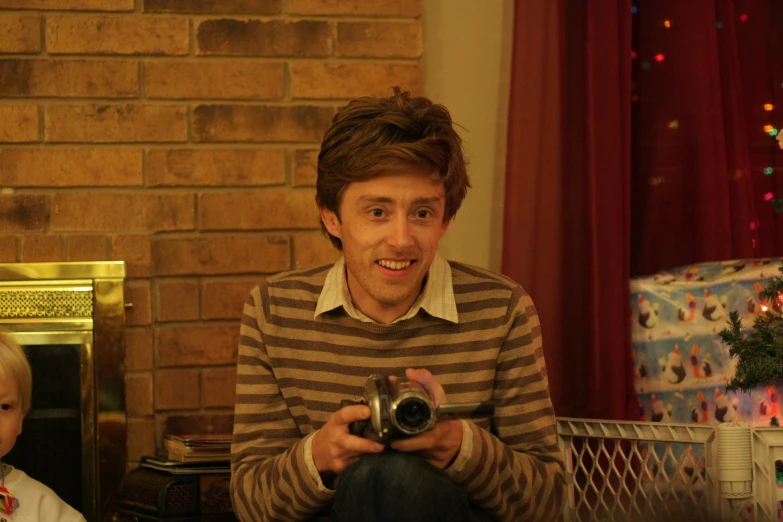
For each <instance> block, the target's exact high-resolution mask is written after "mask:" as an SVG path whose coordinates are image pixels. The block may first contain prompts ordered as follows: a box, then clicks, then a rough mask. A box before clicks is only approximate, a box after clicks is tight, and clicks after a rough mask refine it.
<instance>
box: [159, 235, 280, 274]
mask: <svg viewBox="0 0 783 522" xmlns="http://www.w3.org/2000/svg"><path fill="white" fill-rule="evenodd" d="M290 255H291V254H290V244H289V240H288V237H286V236H280V235H252V236H236V235H232V236H210V237H193V238H160V239H157V240H155V241H154V242H153V244H152V258H153V263H154V267H155V274H156V275H159V276H165V275H170V276H174V275H219V274H248V273H251V274H253V273H255V274H264V273H267V274H268V273H275V272H281V271H283V270H288V269H289V268H290V266H291V262H290Z"/></svg>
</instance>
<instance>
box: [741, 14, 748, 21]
mask: <svg viewBox="0 0 783 522" xmlns="http://www.w3.org/2000/svg"><path fill="white" fill-rule="evenodd" d="M747 21H748V15H746V14H745V13H742V14H741V15H740V22H747Z"/></svg>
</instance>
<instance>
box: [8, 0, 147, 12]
mask: <svg viewBox="0 0 783 522" xmlns="http://www.w3.org/2000/svg"><path fill="white" fill-rule="evenodd" d="M133 1H134V0H0V8H9V9H42V10H45V9H52V10H62V11H65V10H67V11H133Z"/></svg>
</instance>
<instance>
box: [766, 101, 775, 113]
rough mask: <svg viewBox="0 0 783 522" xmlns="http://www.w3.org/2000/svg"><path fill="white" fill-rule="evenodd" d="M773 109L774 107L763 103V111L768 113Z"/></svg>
mask: <svg viewBox="0 0 783 522" xmlns="http://www.w3.org/2000/svg"><path fill="white" fill-rule="evenodd" d="M774 108H775V106H774V105H772V104H771V103H765V104H764V110H765V111H767V112H770V111H771V110H772V109H774Z"/></svg>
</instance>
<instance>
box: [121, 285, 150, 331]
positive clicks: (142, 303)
mask: <svg viewBox="0 0 783 522" xmlns="http://www.w3.org/2000/svg"><path fill="white" fill-rule="evenodd" d="M125 302H126V303H132V304H133V306H131V307H130V308H126V309H125V324H126V325H128V326H145V325H148V324H152V305H151V299H150V282H149V281H147V280H126V281H125Z"/></svg>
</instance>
